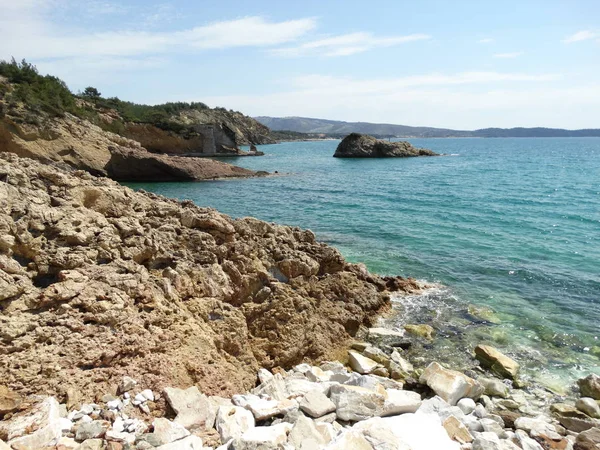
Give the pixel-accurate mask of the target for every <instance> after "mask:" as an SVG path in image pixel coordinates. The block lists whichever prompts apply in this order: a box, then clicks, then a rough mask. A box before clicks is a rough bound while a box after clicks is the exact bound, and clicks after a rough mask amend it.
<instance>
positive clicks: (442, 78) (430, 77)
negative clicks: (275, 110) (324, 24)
mask: <svg viewBox="0 0 600 450" xmlns="http://www.w3.org/2000/svg"><path fill="white" fill-rule="evenodd" d="M560 78H561V76H560V75H558V74H551V73H550V74H524V73H501V72H462V73H457V74H452V75H445V74H439V73H433V74H426V75H416V76H407V77H398V78H376V79H366V80H361V79H354V78H350V77H347V78H346V77H332V76H324V75H306V76H301V77H297V78H294V79H293V80H292V81H291V84H292V86H293V87H295V88H297V89H301V90H302V91H303V92H306V93H309V92H310V93H316V94H319V93H335V94H337V95H346V94H352V95H371V94H378V93H386V92H390V93H391V92H394V91H396V90H400V89H406V88H415V87H429V86H438V87H446V86H460V85H485V84H492V83H493V84H496V83H504V82H512V83H514V82H544V81H556V80H559V79H560Z"/></svg>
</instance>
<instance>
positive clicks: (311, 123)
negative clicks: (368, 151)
mask: <svg viewBox="0 0 600 450" xmlns="http://www.w3.org/2000/svg"><path fill="white" fill-rule="evenodd" d="M255 119H256V120H257V121H258V122H260V123H262V124H263V125H266V126H267V127H269V128H270V129H271V130H273V131H274V132H280V133H282V134H283V132H286V133H289V134H293V133H303V134H304V135H305V136H307V137H322V138H339V139H342V138H343V137H344V136H346V135H348V134H349V133H364V134H369V135H371V136H375V137H377V138H411V137H412V138H450V137H465V138H466V137H470V138H493V137H600V129H582V130H565V129H560V128H540V127H538V128H483V129H479V130H472V131H468V130H451V129H447V128H433V127H410V126H406V125H393V124H387V123H368V122H343V121H340V120H326V119H313V118H308V117H295V116H294V117H268V116H259V117H255Z"/></svg>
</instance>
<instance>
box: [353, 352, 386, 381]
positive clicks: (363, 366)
mask: <svg viewBox="0 0 600 450" xmlns="http://www.w3.org/2000/svg"><path fill="white" fill-rule="evenodd" d="M348 362H349V363H350V367H352V370H354V371H356V372H358V373H360V374H363V375H365V374H369V373H371V372H373V371H374V370H375V369H376V368H377V367H380V365H379V363H378V362H377V361H373V360H372V359H370V358H367V357H366V356H363V355H361V354H360V353H358V352H357V351H354V350H350V351H349V352H348Z"/></svg>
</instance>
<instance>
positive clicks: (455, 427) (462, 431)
mask: <svg viewBox="0 0 600 450" xmlns="http://www.w3.org/2000/svg"><path fill="white" fill-rule="evenodd" d="M442 426H443V427H444V429H445V430H446V433H448V436H449V437H450V439H452V440H453V441H456V442H458V443H459V444H467V443H469V442H473V435H471V433H470V432H469V429H468V428H467V427H466V426H465V425H464V424H463V423H462V422H461V421H460V420H458V419H457V418H456V417H454V416H450V417H448V418H447V419H446V420H444V422H443V423H442Z"/></svg>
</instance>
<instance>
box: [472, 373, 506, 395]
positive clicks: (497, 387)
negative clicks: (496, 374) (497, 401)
mask: <svg viewBox="0 0 600 450" xmlns="http://www.w3.org/2000/svg"><path fill="white" fill-rule="evenodd" d="M477 381H479V382H480V383H481V385H482V386H483V389H484V393H485V394H486V395H489V396H491V397H502V398H508V386H507V385H506V384H504V383H503V382H502V381H500V380H495V379H493V378H484V377H480V378H477Z"/></svg>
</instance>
